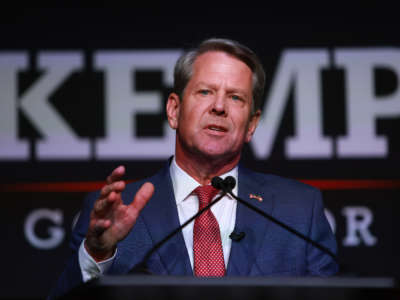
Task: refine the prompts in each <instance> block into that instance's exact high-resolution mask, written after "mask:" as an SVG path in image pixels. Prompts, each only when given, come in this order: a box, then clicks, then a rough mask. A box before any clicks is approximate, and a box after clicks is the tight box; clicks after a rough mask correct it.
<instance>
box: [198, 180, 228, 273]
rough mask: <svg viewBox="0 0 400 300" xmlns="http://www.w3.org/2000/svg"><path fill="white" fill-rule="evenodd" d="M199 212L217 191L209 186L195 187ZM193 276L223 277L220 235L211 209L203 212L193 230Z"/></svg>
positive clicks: (223, 267) (223, 266)
mask: <svg viewBox="0 0 400 300" xmlns="http://www.w3.org/2000/svg"><path fill="white" fill-rule="evenodd" d="M194 192H195V193H196V194H197V196H198V198H199V210H200V209H202V208H204V207H205V206H207V205H208V204H209V203H210V202H211V200H212V199H213V198H214V196H215V195H216V194H217V193H218V190H217V189H215V188H214V187H213V186H211V185H204V186H199V187H197V188H196V189H195V190H194ZM193 255H194V274H195V275H196V276H199V277H205V276H206V277H222V276H224V275H225V263H224V254H223V252H222V243H221V233H220V231H219V225H218V222H217V219H216V218H215V217H214V215H213V213H212V212H211V209H208V210H206V211H205V212H203V213H202V214H201V215H200V216H199V217H198V218H197V219H196V220H195V222H194V228H193Z"/></svg>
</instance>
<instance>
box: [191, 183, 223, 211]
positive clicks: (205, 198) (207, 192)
mask: <svg viewBox="0 0 400 300" xmlns="http://www.w3.org/2000/svg"><path fill="white" fill-rule="evenodd" d="M194 192H195V194H196V195H197V197H198V198H199V202H200V209H202V208H203V207H204V206H206V205H208V204H209V203H210V202H211V200H212V199H213V198H214V197H215V195H216V194H218V190H217V189H216V188H215V187H213V186H212V185H200V186H198V187H197V188H196V189H195V190H194Z"/></svg>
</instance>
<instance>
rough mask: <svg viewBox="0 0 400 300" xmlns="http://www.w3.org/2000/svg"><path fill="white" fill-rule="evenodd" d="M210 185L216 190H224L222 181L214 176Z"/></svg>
mask: <svg viewBox="0 0 400 300" xmlns="http://www.w3.org/2000/svg"><path fill="white" fill-rule="evenodd" d="M211 185H212V186H213V187H215V188H216V189H218V190H222V189H223V188H224V181H223V179H222V178H221V177H218V176H215V177H213V179H211Z"/></svg>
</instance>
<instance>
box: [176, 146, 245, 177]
mask: <svg viewBox="0 0 400 300" xmlns="http://www.w3.org/2000/svg"><path fill="white" fill-rule="evenodd" d="M175 160H176V163H177V165H178V166H179V167H180V168H181V169H182V170H184V171H185V172H186V173H187V174H189V175H190V176H191V177H192V178H194V179H195V180H196V181H197V182H198V183H200V184H201V185H206V184H209V183H210V182H211V179H212V178H213V177H215V176H220V175H222V174H225V173H227V172H229V171H230V170H232V169H233V168H234V167H235V166H236V165H237V164H238V163H239V160H240V156H239V157H237V158H234V159H232V160H226V159H225V160H220V161H218V160H217V159H213V158H203V159H201V158H199V157H196V158H193V159H191V158H188V157H187V156H181V155H179V154H178V153H176V155H175Z"/></svg>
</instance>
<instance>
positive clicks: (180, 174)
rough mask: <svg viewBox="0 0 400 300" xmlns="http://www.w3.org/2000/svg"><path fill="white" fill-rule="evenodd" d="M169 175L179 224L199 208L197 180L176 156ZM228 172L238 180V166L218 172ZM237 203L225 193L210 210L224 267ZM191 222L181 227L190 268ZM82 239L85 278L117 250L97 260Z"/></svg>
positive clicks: (97, 272) (96, 273) (98, 272)
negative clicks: (217, 232)
mask: <svg viewBox="0 0 400 300" xmlns="http://www.w3.org/2000/svg"><path fill="white" fill-rule="evenodd" d="M170 175H171V179H172V186H173V190H174V195H175V201H176V206H177V211H178V217H179V222H180V224H183V223H184V222H186V221H187V220H188V219H189V218H191V217H192V216H193V215H194V214H196V213H197V212H198V210H199V200H198V198H197V196H196V195H195V194H194V193H193V190H194V189H195V188H197V187H198V186H199V185H200V184H199V183H198V182H197V181H196V180H195V179H193V178H192V177H191V176H190V175H189V174H187V173H186V172H185V171H184V170H182V169H181V168H180V167H179V166H178V164H177V163H176V161H175V157H174V158H173V160H172V162H171V166H170ZM227 176H233V177H234V178H235V179H236V182H238V168H237V166H236V167H235V168H233V169H232V170H230V171H229V172H227V173H225V174H223V175H221V176H220V177H221V178H225V177H227ZM237 192H238V188H237V185H236V186H235V188H234V189H233V193H234V194H235V195H237ZM217 197H218V194H217V195H216V196H215V197H214V199H215V198H217ZM150 201H151V199H150ZM236 206H237V202H236V200H234V199H233V198H232V197H231V196H229V195H226V196H224V197H223V198H222V199H221V200H220V201H219V202H218V203H216V204H215V205H213V206H212V207H211V211H212V213H213V214H214V216H215V218H216V219H217V222H218V224H219V228H220V232H221V242H222V251H223V253H224V262H225V267H227V265H228V259H229V254H230V251H231V246H232V240H231V239H230V238H229V235H230V234H231V233H232V231H233V230H234V227H235V221H236ZM193 225H194V221H192V222H190V223H189V224H188V225H187V226H186V227H185V228H184V229H183V230H182V234H183V239H184V241H185V245H186V249H187V251H188V255H189V259H190V264H191V266H192V269H193ZM165 234H166V235H167V234H168V232H166V233H165ZM84 242H85V240H83V242H82V244H81V246H80V247H79V253H78V258H79V265H80V268H81V272H82V278H83V281H84V282H86V281H88V280H90V279H92V278H95V277H98V276H100V275H101V274H103V273H104V272H106V271H107V270H108V269H109V268H110V266H111V264H112V262H113V260H114V259H115V256H116V252H115V253H114V255H113V256H112V257H111V258H109V259H107V260H105V261H102V262H98V263H97V262H96V261H95V260H94V259H93V258H92V257H91V256H90V255H89V253H87V251H86V249H85V247H84ZM117 251H118V249H117Z"/></svg>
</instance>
